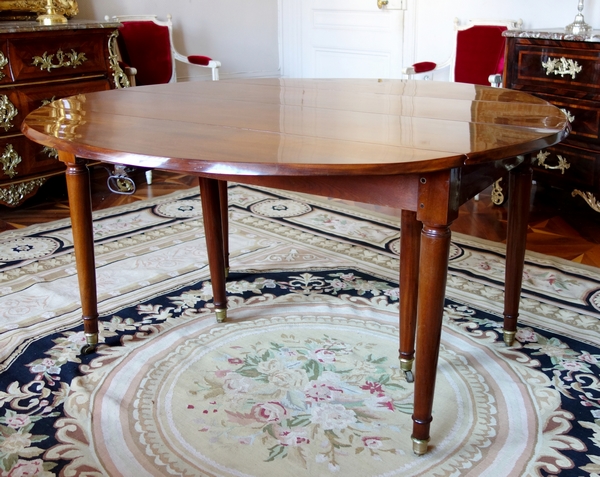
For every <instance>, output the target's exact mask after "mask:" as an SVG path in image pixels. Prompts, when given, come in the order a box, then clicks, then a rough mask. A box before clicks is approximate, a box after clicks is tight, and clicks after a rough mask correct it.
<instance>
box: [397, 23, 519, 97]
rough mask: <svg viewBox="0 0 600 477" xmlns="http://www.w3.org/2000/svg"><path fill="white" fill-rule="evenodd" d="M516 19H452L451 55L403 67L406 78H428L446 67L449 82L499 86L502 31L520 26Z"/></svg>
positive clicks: (502, 66) (502, 67) (502, 54)
mask: <svg viewBox="0 0 600 477" xmlns="http://www.w3.org/2000/svg"><path fill="white" fill-rule="evenodd" d="M522 24H523V22H522V20H519V21H516V22H515V21H512V20H506V21H486V20H472V21H470V22H468V23H467V24H466V25H460V23H459V21H458V19H457V18H456V19H455V20H454V29H455V31H456V35H455V44H454V48H453V54H452V56H451V57H450V58H448V59H447V60H446V61H445V62H443V63H440V64H439V65H438V64H436V63H434V62H431V61H422V62H419V63H415V64H413V65H411V66H409V67H407V68H404V69H403V73H404V74H405V75H407V76H408V78H409V79H417V78H422V79H431V76H432V74H434V73H435V72H436V71H439V70H442V69H444V68H448V69H449V79H450V81H456V82H458V83H473V84H481V85H490V84H492V85H493V86H499V85H500V83H501V82H502V72H503V70H504V46H505V38H504V37H503V36H502V32H503V31H504V30H508V29H511V30H514V29H517V30H519V29H521V26H522Z"/></svg>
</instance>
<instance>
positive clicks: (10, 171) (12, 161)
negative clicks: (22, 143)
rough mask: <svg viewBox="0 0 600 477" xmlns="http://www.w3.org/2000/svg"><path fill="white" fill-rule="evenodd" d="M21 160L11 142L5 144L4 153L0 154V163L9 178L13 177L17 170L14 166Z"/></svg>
mask: <svg viewBox="0 0 600 477" xmlns="http://www.w3.org/2000/svg"><path fill="white" fill-rule="evenodd" d="M20 162H21V156H19V155H18V154H17V151H15V148H14V147H13V145H12V144H7V145H6V147H5V148H4V153H3V154H2V155H1V156H0V164H2V170H3V171H4V173H5V174H6V175H7V176H8V177H10V178H11V179H12V178H13V177H15V176H16V175H17V174H18V172H17V171H16V170H15V168H16V167H17V166H18V165H19V163H20Z"/></svg>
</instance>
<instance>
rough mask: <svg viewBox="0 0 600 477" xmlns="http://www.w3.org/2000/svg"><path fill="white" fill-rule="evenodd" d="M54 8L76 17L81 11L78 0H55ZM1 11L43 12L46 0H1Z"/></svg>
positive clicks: (58, 11)
mask: <svg viewBox="0 0 600 477" xmlns="http://www.w3.org/2000/svg"><path fill="white" fill-rule="evenodd" d="M52 3H53V5H54V10H55V11H56V13H58V14H62V15H65V16H67V17H74V16H75V15H77V14H78V13H79V7H78V5H77V1H76V0H53V1H52ZM0 11H8V12H15V13H18V12H25V13H26V12H31V13H43V12H45V11H46V0H0Z"/></svg>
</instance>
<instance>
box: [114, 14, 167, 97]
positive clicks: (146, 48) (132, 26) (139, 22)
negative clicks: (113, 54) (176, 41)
mask: <svg viewBox="0 0 600 477" xmlns="http://www.w3.org/2000/svg"><path fill="white" fill-rule="evenodd" d="M114 18H115V19H116V21H118V22H120V23H121V24H122V25H123V26H122V27H120V28H119V36H118V37H117V42H118V44H119V50H120V52H121V57H122V59H123V61H124V62H125V63H127V64H128V65H130V66H134V67H135V69H136V70H137V73H136V75H135V82H136V84H137V85H138V86H143V85H149V84H162V83H174V82H176V81H177V73H176V71H175V54H174V50H173V34H172V23H171V18H170V17H168V18H167V21H166V22H163V21H160V20H158V19H157V18H156V15H123V16H118V17H114Z"/></svg>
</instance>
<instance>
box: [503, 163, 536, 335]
mask: <svg viewBox="0 0 600 477" xmlns="http://www.w3.org/2000/svg"><path fill="white" fill-rule="evenodd" d="M531 177H532V171H531V165H530V162H529V161H526V162H525V163H523V164H522V165H520V166H519V167H517V168H515V169H513V170H512V171H510V176H509V198H508V230H507V235H506V272H505V273H506V275H505V280H504V282H505V287H504V333H503V338H504V342H505V343H506V345H507V346H512V344H513V343H514V340H515V334H516V332H517V319H518V316H519V300H520V298H521V286H522V284H523V266H524V261H525V247H526V244H527V221H528V218H529V200H530V197H531Z"/></svg>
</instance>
